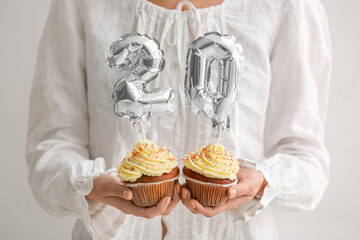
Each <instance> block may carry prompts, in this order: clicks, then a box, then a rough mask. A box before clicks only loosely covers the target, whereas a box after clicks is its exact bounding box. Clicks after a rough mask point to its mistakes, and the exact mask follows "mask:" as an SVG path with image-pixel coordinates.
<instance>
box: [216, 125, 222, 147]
mask: <svg viewBox="0 0 360 240" xmlns="http://www.w3.org/2000/svg"><path fill="white" fill-rule="evenodd" d="M220 138H221V128H219V134H218V135H217V137H216V139H215V144H216V145H219V144H220Z"/></svg>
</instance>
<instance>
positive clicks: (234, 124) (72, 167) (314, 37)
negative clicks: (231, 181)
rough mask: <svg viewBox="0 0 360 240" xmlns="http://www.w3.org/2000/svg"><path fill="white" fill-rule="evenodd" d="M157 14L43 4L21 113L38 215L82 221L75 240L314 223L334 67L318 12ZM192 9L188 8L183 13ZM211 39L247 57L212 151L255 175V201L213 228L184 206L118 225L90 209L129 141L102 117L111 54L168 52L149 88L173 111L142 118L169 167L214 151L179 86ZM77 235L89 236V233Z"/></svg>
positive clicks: (266, 231) (249, 1)
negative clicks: (284, 212)
mask: <svg viewBox="0 0 360 240" xmlns="http://www.w3.org/2000/svg"><path fill="white" fill-rule="evenodd" d="M183 4H188V3H187V1H185V0H184V1H182V2H181V3H180V5H179V7H178V9H174V10H168V9H165V8H162V7H159V6H157V5H154V4H152V3H150V2H148V1H146V0H102V1H98V0H53V1H52V4H51V9H50V13H49V16H48V20H47V23H46V26H45V30H44V34H43V37H42V40H41V43H40V49H39V53H38V62H37V67H36V74H35V78H34V82H33V87H32V94H31V99H30V120H29V128H28V143H27V152H26V156H27V163H28V166H29V182H30V185H31V188H32V191H33V193H34V195H35V197H36V199H37V201H38V202H39V204H40V205H41V206H42V207H43V208H44V209H45V210H46V211H48V212H49V213H51V214H53V215H56V216H60V215H74V216H78V217H80V218H82V221H78V222H77V223H76V226H75V228H74V232H73V238H74V239H91V237H90V235H89V233H88V232H90V234H91V235H92V236H93V238H94V239H160V238H161V224H160V220H161V219H163V221H164V222H165V224H166V226H167V229H168V232H167V235H166V237H165V239H246V240H252V239H256V240H258V239H266V240H272V239H277V234H276V229H275V226H274V223H273V221H272V218H271V215H270V213H269V212H268V210H267V206H268V205H269V204H272V205H278V206H281V207H284V208H290V209H303V210H311V209H313V208H314V207H315V206H316V205H317V204H318V203H319V201H320V199H321V197H322V195H323V192H324V190H325V188H326V186H327V182H328V174H329V171H328V167H329V155H328V153H327V151H326V149H325V146H324V124H325V115H326V105H327V97H328V87H329V78H330V67H331V45H330V40H329V32H328V26H327V17H326V14H325V12H324V9H323V7H322V6H321V4H320V3H319V1H318V0H225V1H224V2H223V3H221V4H220V5H217V6H212V7H208V8H204V9H195V8H193V7H191V6H190V10H188V11H181V10H180V9H181V6H182V5H183ZM189 5H191V4H189ZM211 31H217V32H219V33H223V34H225V33H229V34H231V35H234V36H235V37H236V39H237V41H238V42H240V43H241V44H242V46H243V48H244V57H245V61H244V72H243V75H242V77H241V95H240V99H239V101H238V102H237V103H236V104H235V107H234V109H233V111H232V112H231V116H230V117H231V130H230V133H228V134H227V135H226V136H224V137H223V139H222V143H223V144H224V145H225V146H226V147H227V149H228V150H229V151H230V152H232V153H233V155H234V156H235V157H236V158H237V159H239V160H240V162H241V164H242V165H244V164H245V165H248V166H249V165H251V166H253V167H255V168H256V169H258V170H260V171H261V172H262V173H263V175H264V176H265V178H266V180H267V181H268V183H269V184H268V186H267V187H266V189H265V192H264V195H263V196H262V197H261V198H259V199H258V198H256V199H253V200H252V201H250V202H249V203H248V204H245V205H243V206H241V207H239V208H237V209H234V210H231V211H228V212H225V213H223V214H220V215H218V216H215V217H213V218H206V217H204V216H202V215H194V214H192V213H191V212H190V211H189V210H187V209H186V208H185V207H184V206H183V205H182V204H181V203H179V204H178V205H177V207H176V208H175V209H174V211H173V212H172V213H171V214H170V215H169V216H166V217H160V216H159V217H156V218H154V219H152V220H147V219H143V218H138V217H134V216H131V215H126V214H124V213H122V212H121V211H119V210H116V209H114V208H112V207H109V206H106V205H103V204H99V203H94V202H88V201H86V200H85V198H84V196H85V195H86V194H88V193H89V192H90V191H91V189H92V179H93V177H94V176H97V175H99V174H103V173H104V172H106V170H108V169H111V168H114V167H117V166H118V164H119V163H120V162H121V160H122V159H123V157H124V156H125V155H126V153H127V152H129V151H131V150H132V148H133V146H134V144H135V143H136V141H137V139H138V136H137V135H136V134H134V133H133V132H132V131H131V129H130V122H129V119H127V118H118V117H116V116H115V115H114V114H113V104H114V102H113V100H112V98H111V95H112V90H113V85H114V83H115V82H116V80H118V79H119V78H120V76H122V75H121V74H123V73H121V72H119V71H117V70H116V69H110V68H109V67H108V66H107V65H106V58H107V56H109V54H110V52H109V46H110V44H111V43H112V42H113V41H115V40H116V39H117V38H118V37H120V36H121V35H123V34H125V33H129V32H139V33H141V34H145V33H146V34H148V35H149V36H151V37H153V38H156V39H157V40H158V41H159V42H160V47H161V48H162V49H163V50H164V51H165V55H164V58H165V61H166V65H165V69H164V70H163V71H162V72H160V74H159V76H158V78H156V80H154V81H153V82H152V83H151V84H150V87H172V88H173V91H174V93H175V98H174V100H173V104H174V106H175V111H174V112H173V113H171V114H169V115H166V116H157V117H151V119H150V121H151V124H152V125H151V126H152V127H151V129H150V130H149V132H148V134H147V138H148V139H150V140H152V141H154V142H156V143H158V144H159V145H167V147H168V148H169V149H171V151H172V153H173V154H174V155H175V156H176V157H177V158H178V159H179V160H180V161H179V162H180V167H182V163H181V159H182V157H183V156H184V154H186V153H188V152H190V151H194V150H195V149H196V148H197V147H199V146H202V145H205V144H207V143H210V142H212V139H211V128H212V126H211V121H210V120H208V119H206V118H205V117H204V116H203V115H195V114H193V113H192V112H191V110H190V108H189V107H188V103H187V101H186V99H185V95H184V90H183V88H184V87H183V85H184V77H185V76H184V75H185V60H186V53H187V50H188V48H189V47H190V44H191V42H192V41H193V40H195V39H196V38H198V37H199V36H201V35H203V34H204V33H207V32H211ZM86 229H87V231H86Z"/></svg>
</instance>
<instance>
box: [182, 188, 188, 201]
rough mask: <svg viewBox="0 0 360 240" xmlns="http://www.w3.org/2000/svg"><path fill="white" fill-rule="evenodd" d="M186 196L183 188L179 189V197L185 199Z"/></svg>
mask: <svg viewBox="0 0 360 240" xmlns="http://www.w3.org/2000/svg"><path fill="white" fill-rule="evenodd" d="M186 196H187V192H186V191H185V190H184V189H183V190H182V191H181V198H182V199H185V198H186Z"/></svg>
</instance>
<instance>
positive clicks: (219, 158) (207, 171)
mask: <svg viewBox="0 0 360 240" xmlns="http://www.w3.org/2000/svg"><path fill="white" fill-rule="evenodd" d="M183 162H184V165H185V166H186V167H187V168H189V169H191V170H193V171H194V172H197V173H200V174H202V175H204V176H206V177H209V178H218V179H226V178H228V179H230V180H235V179H236V174H237V172H238V171H239V162H238V161H237V160H236V159H234V158H233V156H232V155H231V153H229V152H227V151H226V149H225V147H224V146H223V145H221V144H218V145H214V144H209V145H207V146H206V147H200V148H199V149H198V150H197V151H195V152H192V153H189V154H187V155H185V156H184V158H183Z"/></svg>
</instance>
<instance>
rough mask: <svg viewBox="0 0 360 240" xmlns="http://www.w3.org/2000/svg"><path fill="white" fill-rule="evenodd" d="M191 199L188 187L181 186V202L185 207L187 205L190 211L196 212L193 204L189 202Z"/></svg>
mask: <svg viewBox="0 0 360 240" xmlns="http://www.w3.org/2000/svg"><path fill="white" fill-rule="evenodd" d="M190 200H191V193H190V191H189V189H187V188H186V187H183V188H182V189H181V202H182V203H183V204H184V206H185V207H187V208H188V209H189V210H190V211H191V212H192V213H194V214H198V212H197V211H196V209H195V205H194V204H193V203H191V202H190Z"/></svg>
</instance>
